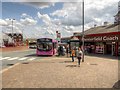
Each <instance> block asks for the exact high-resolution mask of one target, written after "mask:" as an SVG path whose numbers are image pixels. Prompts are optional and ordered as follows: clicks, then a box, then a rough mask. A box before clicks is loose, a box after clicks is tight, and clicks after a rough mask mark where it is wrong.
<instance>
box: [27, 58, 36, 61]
mask: <svg viewBox="0 0 120 90" xmlns="http://www.w3.org/2000/svg"><path fill="white" fill-rule="evenodd" d="M35 59H36V58H30V59H28V61H32V60H35Z"/></svg>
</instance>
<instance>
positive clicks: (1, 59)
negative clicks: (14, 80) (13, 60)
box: [0, 57, 10, 60]
mask: <svg viewBox="0 0 120 90" xmlns="http://www.w3.org/2000/svg"><path fill="white" fill-rule="evenodd" d="M9 58H10V57H4V58H0V60H4V59H9Z"/></svg>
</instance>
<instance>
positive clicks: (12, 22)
mask: <svg viewBox="0 0 120 90" xmlns="http://www.w3.org/2000/svg"><path fill="white" fill-rule="evenodd" d="M9 20H11V21H12V42H13V36H14V35H13V34H14V33H13V21H14V20H15V19H9Z"/></svg>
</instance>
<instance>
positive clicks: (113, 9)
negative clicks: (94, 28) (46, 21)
mask: <svg viewBox="0 0 120 90" xmlns="http://www.w3.org/2000/svg"><path fill="white" fill-rule="evenodd" d="M118 1H119V0H114V1H113V0H85V24H86V26H87V24H90V23H91V24H93V23H96V24H98V25H101V24H102V23H103V22H105V21H108V22H113V21H114V17H113V16H114V15H115V14H116V13H117V9H118ZM51 15H52V16H58V18H59V17H60V18H61V17H62V18H63V19H61V23H62V24H63V25H67V26H71V25H73V26H80V25H82V3H80V2H76V3H64V5H63V8H62V9H61V10H57V11H55V12H53V13H51Z"/></svg>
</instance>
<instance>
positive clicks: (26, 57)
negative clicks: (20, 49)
mask: <svg viewBox="0 0 120 90" xmlns="http://www.w3.org/2000/svg"><path fill="white" fill-rule="evenodd" d="M27 58H28V57H24V58H20V59H18V60H25V59H27Z"/></svg>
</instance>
